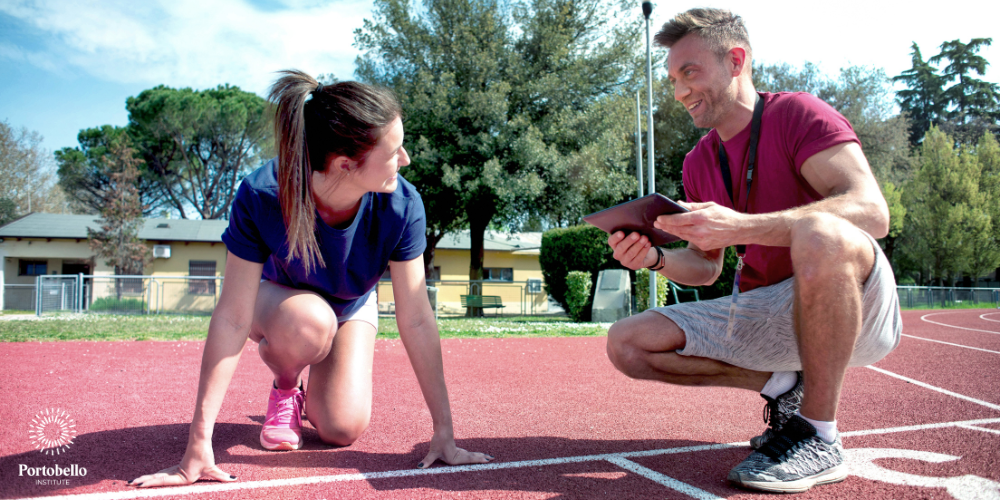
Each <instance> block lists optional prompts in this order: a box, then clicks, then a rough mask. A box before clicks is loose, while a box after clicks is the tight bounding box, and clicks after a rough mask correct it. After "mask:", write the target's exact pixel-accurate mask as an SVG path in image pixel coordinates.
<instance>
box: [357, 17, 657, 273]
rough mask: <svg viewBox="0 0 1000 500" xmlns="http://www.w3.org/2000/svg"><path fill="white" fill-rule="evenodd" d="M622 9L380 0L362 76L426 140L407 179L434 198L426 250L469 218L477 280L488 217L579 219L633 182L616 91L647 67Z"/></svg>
mask: <svg viewBox="0 0 1000 500" xmlns="http://www.w3.org/2000/svg"><path fill="white" fill-rule="evenodd" d="M615 12H616V9H615V7H614V6H609V5H602V4H600V3H599V1H598V0H532V1H530V2H529V1H518V0H515V1H513V2H511V3H509V4H508V3H506V2H501V1H499V0H423V1H422V2H421V3H419V4H418V5H414V4H411V3H410V2H408V1H407V0H377V1H376V3H375V11H374V14H373V18H372V19H369V20H366V21H365V23H364V26H363V28H361V29H359V30H357V31H356V32H355V45H356V46H357V47H358V48H359V49H361V50H362V51H363V55H362V56H361V57H359V59H358V65H357V70H356V74H357V75H358V77H359V78H360V79H361V80H364V81H368V82H371V83H375V84H380V85H384V86H387V87H390V88H392V89H394V90H395V91H396V93H397V95H398V96H399V97H400V99H401V100H402V101H403V102H402V104H403V109H404V110H406V122H405V125H406V128H407V132H408V134H409V135H410V136H411V137H414V138H415V139H416V141H415V146H414V147H413V160H414V161H413V164H412V165H411V166H410V167H408V171H407V172H405V175H406V177H407V178H408V179H410V180H411V181H413V183H414V184H415V185H416V186H417V188H418V189H419V190H420V191H421V193H423V195H424V200H425V202H428V201H430V202H429V203H427V220H428V224H427V227H428V232H427V239H428V248H429V250H428V251H429V252H433V247H434V245H435V244H436V243H437V241H438V239H439V238H440V237H441V236H442V235H443V234H444V233H445V232H447V231H450V230H453V229H455V228H458V227H463V226H468V227H469V228H470V234H471V237H472V248H471V259H470V265H469V268H470V269H469V277H470V279H480V278H481V277H482V262H483V255H484V249H483V241H484V236H483V234H484V231H485V230H486V228H487V227H488V226H489V225H490V224H491V223H493V224H497V225H500V226H505V227H515V226H517V225H519V224H521V223H523V222H524V221H525V220H527V219H529V218H536V219H537V218H544V219H546V220H548V221H549V222H550V223H553V222H554V223H555V224H558V225H561V224H569V223H573V222H575V221H577V220H579V217H580V216H582V215H584V214H586V213H587V210H589V209H590V208H591V207H592V206H593V204H595V203H601V202H606V201H608V200H614V201H617V200H620V199H622V198H623V197H624V196H625V194H626V193H629V192H633V190H634V189H635V184H634V181H632V182H630V179H631V174H630V172H631V170H630V168H629V167H630V165H629V162H630V161H631V151H630V150H631V146H632V144H631V141H630V140H629V138H630V137H631V133H630V132H629V131H630V130H631V129H630V128H628V125H627V124H628V123H633V120H634V117H633V116H632V115H631V113H630V109H631V107H630V106H628V105H627V103H630V102H631V101H630V100H627V98H626V97H625V96H621V95H616V92H617V91H618V90H619V89H621V88H623V87H624V86H625V85H626V84H627V83H628V82H629V80H630V79H631V77H632V72H633V70H634V69H636V68H639V64H638V54H637V50H636V47H637V46H638V45H639V44H638V29H637V28H638V26H639V24H638V23H631V24H629V25H628V26H627V27H625V25H624V24H622V25H621V26H612V25H611V24H610V20H611V18H612V14H613V13H615ZM615 103H620V109H618V108H616V104H615ZM612 110H617V113H615V112H612ZM614 117H620V120H621V122H622V125H621V126H620V127H615V126H613V125H614V124H613V123H609V121H611V122H613V121H614ZM626 117H627V118H626ZM619 130H620V131H621V134H623V135H620V136H616V135H615V134H618V133H619V132H618V131H619ZM425 262H427V263H429V262H430V259H428V258H427V256H426V255H425Z"/></svg>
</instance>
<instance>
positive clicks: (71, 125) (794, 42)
mask: <svg viewBox="0 0 1000 500" xmlns="http://www.w3.org/2000/svg"><path fill="white" fill-rule="evenodd" d="M372 6H373V2H372V1H371V0H333V1H319V0H143V1H140V2H137V1H135V0H101V1H96V0H0V121H6V122H7V123H8V124H9V125H10V126H12V127H14V128H16V129H20V128H21V127H26V128H27V129H29V130H33V131H37V132H39V133H40V134H41V135H42V136H43V138H44V141H43V143H42V146H43V147H44V148H45V149H48V150H50V151H54V150H58V149H61V148H63V147H76V146H77V145H78V144H77V141H76V136H77V134H78V133H79V131H80V130H81V129H85V128H89V127H97V126H101V125H105V124H110V125H125V124H126V123H127V121H128V114H127V113H126V111H125V100H126V99H127V98H128V97H130V96H136V95H138V94H139V93H140V92H142V91H143V90H145V89H148V88H152V87H155V86H157V85H167V86H169V87H174V88H183V87H191V88H194V89H206V88H212V87H215V86H217V85H220V84H224V83H228V84H231V85H236V86H238V87H240V88H242V89H244V90H248V91H252V92H255V93H257V94H258V95H261V96H264V95H265V93H266V90H267V87H268V86H269V84H270V83H271V81H272V80H273V79H274V72H275V71H278V70H281V69H287V68H298V69H301V70H303V71H306V72H308V73H310V74H312V75H314V76H315V75H318V74H325V73H333V74H334V75H335V76H336V77H337V78H339V79H341V80H346V79H351V78H352V77H353V73H354V60H355V58H356V57H357V55H358V51H357V49H355V48H354V47H353V41H354V30H355V29H357V28H360V27H361V25H362V23H363V21H364V19H365V18H370V17H371V11H372ZM704 6H708V7H722V8H728V9H731V10H733V11H734V12H735V13H737V14H739V15H741V16H742V17H743V19H744V21H745V23H746V26H747V29H748V31H749V33H750V41H751V44H752V46H753V50H754V57H755V59H756V60H757V61H758V62H762V63H766V64H774V63H781V62H786V63H789V64H792V65H795V66H799V67H801V65H802V64H803V63H804V62H806V61H810V62H813V63H817V64H818V65H819V66H820V69H821V70H822V71H823V72H824V73H826V74H828V75H830V76H836V75H837V74H838V72H839V69H840V68H842V67H846V66H851V65H863V66H870V67H875V68H882V69H884V70H885V72H886V74H888V75H889V76H895V75H898V74H900V73H901V72H902V71H905V70H906V69H908V68H910V46H911V43H912V42H916V43H917V44H918V45H919V46H920V49H921V52H922V53H923V55H924V58H925V59H926V58H928V57H930V56H932V55H934V54H937V52H938V48H939V46H940V45H941V43H942V42H945V41H949V40H954V39H961V40H962V41H963V42H968V40H969V39H971V38H983V37H989V38H993V39H994V44H993V46H992V47H989V48H987V49H986V50H985V51H982V52H980V54H981V55H982V56H984V57H985V58H986V59H987V60H988V61H991V62H992V63H993V65H992V66H990V67H989V68H988V69H987V72H986V75H985V76H984V77H982V78H984V79H985V80H988V81H991V82H995V83H1000V67H998V66H1000V24H997V23H996V20H995V18H996V14H997V13H998V12H1000V8H998V7H996V4H995V2H993V1H989V2H987V1H979V0H951V1H947V2H935V3H933V4H932V3H930V2H926V3H924V2H913V1H907V2H902V1H897V0H890V1H886V0H866V1H860V0H842V1H840V2H835V3H831V2H816V1H809V2H807V1H798V2H776V1H774V0H770V1H763V0H741V1H739V2H734V1H730V2H720V1H715V0H712V1H707V2H689V1H686V0H685V1H682V2H664V1H660V2H655V3H654V9H653V13H652V15H651V19H652V26H653V27H654V32H655V29H656V28H657V27H659V26H660V25H661V24H663V23H664V22H665V21H667V20H669V19H670V17H672V16H673V14H675V13H677V12H681V11H684V10H687V9H689V8H692V7H704ZM636 12H637V17H636V20H637V22H640V21H641V14H638V13H639V12H640V2H638V1H637V2H636Z"/></svg>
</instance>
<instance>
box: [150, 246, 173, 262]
mask: <svg viewBox="0 0 1000 500" xmlns="http://www.w3.org/2000/svg"><path fill="white" fill-rule="evenodd" d="M153 258H156V259H169V258H170V245H153Z"/></svg>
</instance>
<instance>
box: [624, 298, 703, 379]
mask: <svg viewBox="0 0 1000 500" xmlns="http://www.w3.org/2000/svg"><path fill="white" fill-rule="evenodd" d="M683 338H684V334H683V332H681V330H680V328H678V327H677V325H676V324H674V322H673V321H670V320H669V319H668V318H667V317H665V316H663V315H661V314H659V313H656V312H652V311H647V312H644V313H642V314H638V315H635V316H630V317H628V318H624V319H621V320H619V321H617V322H615V323H614V324H613V325H611V328H610V329H608V346H607V350H608V359H609V360H610V361H611V364H612V365H614V367H615V368H616V369H618V371H620V372H622V373H623V374H625V375H627V376H629V377H632V378H643V377H642V374H644V373H646V372H647V371H648V366H649V359H648V357H649V355H650V353H651V352H667V351H673V350H677V349H681V348H683V347H684V344H683ZM676 339H681V340H680V341H677V340H676Z"/></svg>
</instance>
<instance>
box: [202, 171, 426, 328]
mask: <svg viewBox="0 0 1000 500" xmlns="http://www.w3.org/2000/svg"><path fill="white" fill-rule="evenodd" d="M277 164H278V162H277V160H271V161H269V162H267V163H266V164H264V166H262V167H261V168H259V169H257V170H256V171H254V172H253V173H251V174H250V175H248V176H247V177H246V178H245V179H243V183H242V184H241V185H240V188H239V190H238V191H237V193H236V199H235V200H234V201H233V209H232V213H231V216H230V218H229V227H228V228H227V229H226V231H225V232H224V233H223V234H222V241H223V243H225V244H226V248H227V249H228V250H229V251H230V252H232V253H233V255H236V256H237V257H239V258H241V259H245V260H248V261H251V262H260V263H263V264H264V271H263V277H264V278H267V279H268V280H271V281H273V282H275V283H279V284H282V285H286V286H289V287H292V288H297V289H301V290H311V291H313V292H316V293H318V294H319V295H321V296H322V297H323V298H325V299H326V301H327V302H329V303H330V306H331V307H332V308H333V312H334V313H336V314H337V316H338V317H346V316H349V315H351V314H353V313H354V312H355V311H357V310H358V309H360V308H361V306H362V305H363V304H364V303H365V301H366V300H367V299H368V296H369V294H371V293H374V290H375V285H376V283H378V280H379V279H380V278H381V277H382V274H383V273H384V272H385V270H386V268H387V267H388V266H389V261H390V260H394V261H397V262H401V261H407V260H411V259H415V258H417V257H419V256H420V255H421V254H423V253H424V249H425V248H426V247H427V239H426V236H425V234H424V230H425V228H426V226H427V220H426V215H425V213H424V203H423V200H421V199H420V194H419V193H417V190H416V189H415V188H414V187H413V185H412V184H410V183H409V182H407V181H406V180H405V179H403V177H402V176H399V177H398V180H399V183H398V186H397V188H396V190H395V191H394V192H392V193H366V194H365V195H364V196H363V197H362V198H361V207H360V208H359V209H358V213H357V215H355V216H354V220H353V221H352V222H351V225H350V226H349V227H347V228H345V229H335V228H332V227H330V226H328V225H327V224H326V223H325V222H323V220H322V219H321V218H320V216H319V214H318V213H317V214H316V240H317V243H319V248H320V253H321V254H322V255H323V261H324V262H326V267H325V268H324V267H319V266H313V270H312V272H311V273H309V274H306V272H305V266H304V265H303V263H302V261H301V260H300V259H298V258H297V259H295V260H292V261H291V262H288V240H287V235H286V228H285V222H284V219H283V217H282V215H281V204H280V203H279V201H278V200H279V198H278V181H277V177H276V175H275V173H276V170H277Z"/></svg>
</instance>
